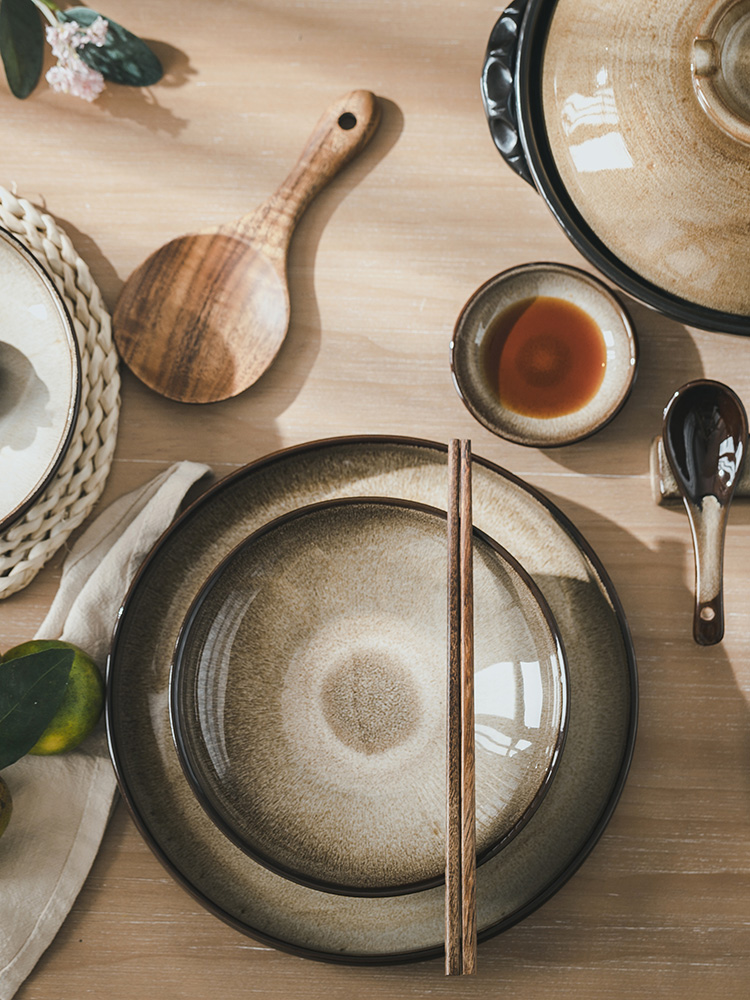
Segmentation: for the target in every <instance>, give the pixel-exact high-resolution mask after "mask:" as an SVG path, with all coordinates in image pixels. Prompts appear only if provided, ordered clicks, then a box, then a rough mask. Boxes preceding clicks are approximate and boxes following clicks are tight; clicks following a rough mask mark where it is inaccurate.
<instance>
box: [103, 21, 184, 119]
mask: <svg viewBox="0 0 750 1000" xmlns="http://www.w3.org/2000/svg"><path fill="white" fill-rule="evenodd" d="M147 44H148V46H149V48H151V49H152V51H153V52H154V54H155V55H156V56H157V57H158V59H159V61H160V62H161V64H162V67H163V69H164V76H163V77H162V78H161V80H159V82H158V84H156V85H155V88H152V87H121V86H117V84H113V83H108V84H107V86H106V87H105V89H104V90H103V91H102V93H101V94H100V96H99V97H98V98H97V101H96V107H97V108H98V109H99V110H100V111H102V112H104V113H105V114H108V115H110V116H111V117H112V118H126V119H129V120H130V121H134V122H137V123H138V124H139V125H143V127H144V128H146V129H148V131H149V132H166V133H167V135H171V136H173V137H174V136H177V135H179V134H180V132H182V130H183V129H184V128H185V126H186V125H187V124H188V120H187V119H186V118H179V117H178V116H177V115H175V114H174V112H173V111H171V110H170V109H169V108H165V107H163V106H162V105H161V104H160V103H159V99H158V97H157V94H158V90H159V88H162V87H166V88H175V87H182V86H184V85H185V84H186V83H187V82H188V81H189V79H190V77H192V76H196V75H197V73H198V71H197V70H196V69H193V67H192V66H191V65H190V57H189V56H188V55H187V54H186V53H185V52H183V51H182V50H181V49H177V48H175V47H174V46H173V45H168V44H167V43H166V42H155V41H151V40H149V41H147Z"/></svg>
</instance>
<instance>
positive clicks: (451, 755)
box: [445, 438, 464, 976]
mask: <svg viewBox="0 0 750 1000" xmlns="http://www.w3.org/2000/svg"><path fill="white" fill-rule="evenodd" d="M447 514H448V516H447V530H448V581H447V583H448V675H447V680H448V684H447V691H446V704H447V718H446V748H445V750H446V752H445V766H446V816H445V974H446V975H447V976H460V975H461V973H462V971H463V909H464V908H463V893H462V880H463V847H464V845H463V809H462V804H461V793H462V781H461V778H462V774H461V764H462V756H463V739H462V730H461V723H462V710H463V699H462V697H461V657H462V652H463V645H462V641H461V620H462V603H461V594H462V588H461V583H462V580H461V448H460V442H459V441H458V438H454V439H453V440H452V441H451V442H450V443H449V445H448V499H447Z"/></svg>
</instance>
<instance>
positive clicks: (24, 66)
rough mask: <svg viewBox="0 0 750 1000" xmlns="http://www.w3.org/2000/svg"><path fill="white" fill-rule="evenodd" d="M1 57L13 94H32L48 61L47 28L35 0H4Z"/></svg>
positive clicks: (0, 8)
mask: <svg viewBox="0 0 750 1000" xmlns="http://www.w3.org/2000/svg"><path fill="white" fill-rule="evenodd" d="M0 56H2V60H3V66H4V67H5V75H6V77H7V78H8V86H9V87H10V89H11V93H12V94H14V95H15V96H16V97H20V98H21V99H23V98H24V97H28V96H29V94H30V93H31V91H32V90H33V89H34V87H36V85H37V83H38V82H39V77H40V75H41V72H42V63H43V62H44V30H43V28H42V21H41V18H40V17H39V11H38V10H37V9H36V7H35V6H34V5H33V3H32V2H31V0H2V2H0Z"/></svg>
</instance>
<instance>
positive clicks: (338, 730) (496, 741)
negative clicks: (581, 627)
mask: <svg viewBox="0 0 750 1000" xmlns="http://www.w3.org/2000/svg"><path fill="white" fill-rule="evenodd" d="M446 579H447V536H446V519H445V515H444V512H439V511H435V510H433V509H431V508H423V507H415V506H410V505H406V504H404V503H403V502H399V501H391V500H383V499H378V498H375V499H372V500H361V501H360V500H354V501H353V500H352V499H351V498H349V499H344V500H340V501H336V502H333V503H329V504H324V505H322V506H321V505H312V506H308V507H303V508H301V509H300V510H299V511H295V512H294V513H293V514H289V515H285V516H283V517H282V518H280V519H277V520H276V521H273V522H271V523H270V524H269V525H266V526H264V527H263V528H261V529H260V530H259V531H258V532H256V533H254V534H253V535H252V536H251V537H250V538H249V539H248V540H247V541H245V542H243V543H242V544H241V545H240V546H239V547H238V548H237V549H235V550H234V552H232V553H231V554H230V556H229V557H228V558H227V559H226V560H225V561H224V562H223V563H222V564H221V566H220V567H219V568H218V569H217V571H216V572H215V573H213V574H212V576H211V577H210V578H209V580H208V582H207V583H206V585H205V587H204V588H203V589H202V590H201V592H200V593H199V595H198V598H197V600H196V602H195V604H194V606H193V607H192V608H191V610H190V612H189V613H188V616H187V619H186V625H185V627H184V628H183V630H182V633H181V636H180V641H179V643H178V647H177V652H176V654H175V663H174V667H173V674H172V677H173V680H172V699H171V706H172V721H173V728H174V731H175V742H176V745H177V748H178V752H181V754H182V755H183V757H184V761H185V763H186V764H187V770H186V773H187V775H188V778H189V779H190V780H191V781H192V783H193V785H194V787H195V788H196V792H197V794H198V795H199V797H200V798H201V801H203V802H204V804H205V805H206V807H207V808H208V809H209V811H210V813H211V815H213V816H214V817H215V818H216V819H217V821H218V822H219V824H220V825H221V826H222V829H224V830H225V832H227V834H228V835H229V836H230V837H232V838H233V839H234V840H235V842H236V843H237V844H238V845H239V846H240V847H244V848H245V849H246V850H248V853H250V854H251V856H253V857H255V858H257V859H258V860H259V861H261V862H262V863H266V864H268V865H269V867H270V868H271V869H272V870H274V871H278V872H279V873H281V874H287V875H289V876H290V877H292V878H294V879H296V880H298V881H300V882H302V883H304V884H307V885H312V886H314V887H316V888H323V889H330V890H331V891H336V892H354V893H361V894H363V895H370V894H372V895H387V894H391V893H400V892H406V891H416V890H418V889H420V888H425V887H426V885H438V884H440V882H441V881H443V878H444V870H445V835H446V824H445V814H446V808H445V795H446V791H445V773H446V760H445V741H446V729H445V727H446V660H447V635H446V622H447V588H446ZM543 603H544V599H543V598H542V597H541V595H540V594H539V592H538V591H537V590H536V588H535V587H534V585H533V583H532V581H531V580H530V579H529V578H528V577H527V576H526V575H525V574H524V572H523V570H522V569H521V567H520V566H518V565H517V564H515V563H514V561H512V560H511V559H510V557H509V556H508V557H506V554H505V553H504V552H503V550H502V549H500V547H499V546H497V545H496V544H495V543H494V542H492V541H491V539H489V538H487V536H485V535H483V534H481V533H477V534H476V536H475V545H474V668H475V715H476V799H477V848H478V855H479V858H480V861H481V860H484V859H486V858H487V857H488V856H489V855H490V854H492V853H494V852H495V851H496V850H497V849H499V847H500V846H501V845H503V844H506V843H507V842H508V841H509V839H510V837H511V836H512V835H513V834H514V833H517V832H518V830H519V828H520V826H521V824H522V823H523V822H525V821H527V820H528V819H529V817H530V815H531V813H532V812H533V810H534V808H536V807H537V806H538V804H539V803H540V801H541V792H542V790H543V789H544V788H546V787H548V784H549V777H550V773H551V771H552V768H553V765H554V763H555V762H556V760H557V759H558V756H559V751H560V749H561V746H562V742H563V740H562V737H563V733H564V724H565V721H566V705H567V674H566V671H565V666H564V658H563V652H562V645H561V643H560V641H559V637H558V635H557V633H556V628H555V624H554V621H553V619H552V616H551V613H550V611H549V609H548V608H547V607H546V605H545V606H542V604H543Z"/></svg>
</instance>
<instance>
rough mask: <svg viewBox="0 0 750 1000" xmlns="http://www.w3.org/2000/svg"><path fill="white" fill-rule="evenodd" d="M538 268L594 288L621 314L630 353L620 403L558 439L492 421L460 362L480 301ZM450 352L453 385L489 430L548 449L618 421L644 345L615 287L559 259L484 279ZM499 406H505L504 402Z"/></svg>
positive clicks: (515, 267) (458, 323)
mask: <svg viewBox="0 0 750 1000" xmlns="http://www.w3.org/2000/svg"><path fill="white" fill-rule="evenodd" d="M534 271H537V272H550V273H553V272H558V273H561V274H564V275H565V276H566V277H569V278H573V279H574V280H575V281H579V282H583V283H585V284H586V285H588V287H589V288H592V289H593V290H594V291H595V292H596V293H597V294H598V295H600V296H601V297H602V298H604V299H605V300H606V301H607V302H608V303H609V305H610V306H611V307H612V308H613V309H614V311H615V312H616V313H617V315H618V317H619V319H620V321H621V323H622V327H623V330H624V332H625V335H626V338H627V342H628V345H629V353H630V366H629V368H628V376H627V379H626V381H625V382H624V383H623V391H622V393H621V395H620V398H619V400H618V402H617V405H616V406H614V407H613V408H612V409H611V410H609V411H608V413H607V414H606V416H605V417H604V419H601V420H597V421H596V423H594V424H592V425H591V426H590V427H588V428H585V429H583V430H582V431H581V432H580V433H574V434H571V435H569V436H567V437H564V438H558V439H557V440H554V441H548V440H546V439H544V438H542V437H534V436H533V434H523V433H518V432H514V431H512V430H509V429H506V428H500V427H499V426H498V425H497V424H496V423H493V422H492V421H491V420H489V419H488V418H487V417H486V416H485V415H484V413H483V412H482V411H481V410H480V409H479V407H477V406H476V404H475V403H474V401H473V399H472V395H471V393H470V392H469V391H467V387H466V385H465V384H464V382H463V380H462V378H461V375H460V374H459V370H458V364H457V344H458V343H459V342H460V341H461V340H462V339H463V338H464V337H465V335H466V329H467V327H466V325H465V321H466V318H467V317H468V315H469V313H470V312H471V310H472V309H473V308H474V306H475V305H476V304H477V302H479V301H480V300H481V299H482V297H483V296H484V295H485V294H486V293H487V292H489V291H490V290H491V289H494V288H496V287H497V286H498V285H501V284H503V283H505V282H506V281H509V280H511V279H513V278H515V277H516V276H517V275H521V274H525V273H531V272H534ZM449 353H450V368H451V376H452V379H453V385H454V387H455V389H456V392H457V393H458V396H459V398H460V399H461V402H462V403H463V404H464V406H465V407H466V409H467V410H468V411H469V412H470V413H471V415H472V416H473V417H474V418H475V419H476V420H477V421H478V422H479V423H480V424H482V426H483V427H486V428H487V430H488V431H491V432H492V433H493V434H495V435H496V436H497V437H501V438H504V439H505V440H506V441H512V442H513V443H514V444H520V445H523V446H524V447H527V448H544V449H548V448H563V447H565V446H566V445H569V444H576V443H577V442H578V441H584V440H586V439H587V438H589V437H591V436H592V435H594V434H596V433H597V432H598V431H600V430H602V428H604V427H606V426H607V424H609V423H611V421H612V420H614V418H615V417H616V416H617V415H618V413H619V412H620V411H621V410H622V408H623V406H624V405H625V403H626V402H627V401H628V398H629V397H630V394H631V392H632V391H633V386H634V385H635V380H636V377H637V374H638V364H639V360H640V346H639V342H638V334H637V332H636V328H635V325H634V323H633V320H632V318H631V316H630V313H629V312H628V310H627V308H626V307H625V305H624V304H623V302H622V301H621V300H620V298H619V297H618V296H617V294H616V293H615V292H614V291H613V289H611V288H610V287H609V286H608V285H606V284H605V283H604V282H603V281H602V280H601V279H600V278H598V277H597V276H596V275H594V274H591V273H589V272H588V271H584V270H583V269H582V268H580V267H575V266H574V265H573V264H563V263H558V262H555V261H528V262H527V263H525V264H515V265H513V266H512V267H509V268H506V269H505V270H504V271H500V272H498V273H497V274H494V275H493V276H492V277H491V278H488V279H487V280H486V281H485V282H483V283H482V284H481V285H480V286H479V287H478V288H477V289H476V290H475V291H474V292H472V294H471V296H470V297H469V298H468V299H467V301H466V303H465V304H464V305H463V307H462V308H461V311H460V312H459V314H458V317H457V319H456V322H455V325H454V327H453V336H452V338H451V343H450V352H449ZM499 405H500V406H501V407H502V404H499Z"/></svg>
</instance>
